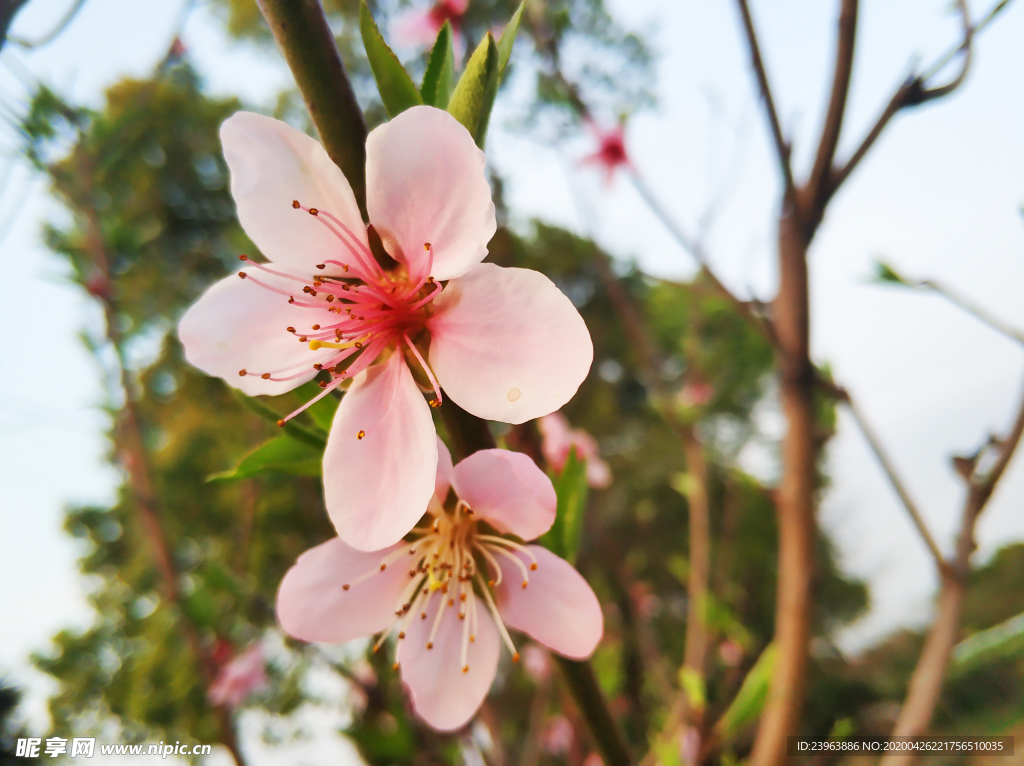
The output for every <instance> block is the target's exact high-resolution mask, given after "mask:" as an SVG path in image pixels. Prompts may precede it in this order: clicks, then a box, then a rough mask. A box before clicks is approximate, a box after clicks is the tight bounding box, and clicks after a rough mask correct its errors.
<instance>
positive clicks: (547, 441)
mask: <svg viewBox="0 0 1024 766" xmlns="http://www.w3.org/2000/svg"><path fill="white" fill-rule="evenodd" d="M537 427H538V428H539V429H540V435H541V443H540V451H541V452H543V453H544V458H545V459H546V460H547V461H548V463H550V465H551V467H552V468H553V469H554V470H555V471H561V470H562V467H563V466H564V465H565V461H566V458H568V456H569V449H570V448H571V447H572V431H571V430H570V428H569V421H568V420H566V419H565V415H563V414H562V413H561V412H552V413H551V414H550V415H545V416H544V417H542V418H541V419H540V420H538V421H537Z"/></svg>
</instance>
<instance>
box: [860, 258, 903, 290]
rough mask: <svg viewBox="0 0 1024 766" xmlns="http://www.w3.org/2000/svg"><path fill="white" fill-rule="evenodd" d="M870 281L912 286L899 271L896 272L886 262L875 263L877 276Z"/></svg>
mask: <svg viewBox="0 0 1024 766" xmlns="http://www.w3.org/2000/svg"><path fill="white" fill-rule="evenodd" d="M870 281H871V282H878V283H880V284H888V285H909V284H910V283H909V282H908V281H907V280H906V279H904V278H903V277H902V276H901V275H900V273H899V272H898V271H896V269H894V268H893V267H892V266H890V265H889V264H888V263H886V262H885V261H875V274H874V276H872V277H871V280H870Z"/></svg>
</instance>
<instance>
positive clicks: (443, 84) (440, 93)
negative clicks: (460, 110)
mask: <svg viewBox="0 0 1024 766" xmlns="http://www.w3.org/2000/svg"><path fill="white" fill-rule="evenodd" d="M454 88H455V49H454V48H453V47H452V28H451V26H450V25H449V24H448V22H447V21H446V22H445V23H444V26H443V27H441V31H440V32H438V33H437V40H436V41H435V42H434V47H433V49H432V50H431V51H430V60H429V61H428V62H427V71H426V72H424V73H423V85H422V86H420V95H421V96H423V103H424V104H429V105H430V106H436V107H437V108H438V109H446V108H447V107H448V101H449V99H450V98H451V97H452V90H453V89H454Z"/></svg>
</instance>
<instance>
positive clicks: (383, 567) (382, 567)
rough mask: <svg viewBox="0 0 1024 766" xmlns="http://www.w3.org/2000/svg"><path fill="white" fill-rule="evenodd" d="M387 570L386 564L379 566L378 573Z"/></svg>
mask: <svg viewBox="0 0 1024 766" xmlns="http://www.w3.org/2000/svg"><path fill="white" fill-rule="evenodd" d="M387 568H388V565H387V564H381V565H380V571H381V572H383V571H384V570H385V569H387Z"/></svg>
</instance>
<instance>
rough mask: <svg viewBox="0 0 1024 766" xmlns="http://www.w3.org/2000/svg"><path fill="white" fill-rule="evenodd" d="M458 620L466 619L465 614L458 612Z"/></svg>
mask: <svg viewBox="0 0 1024 766" xmlns="http://www.w3.org/2000/svg"><path fill="white" fill-rule="evenodd" d="M459 619H460V620H464V619H466V613H465V612H459Z"/></svg>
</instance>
